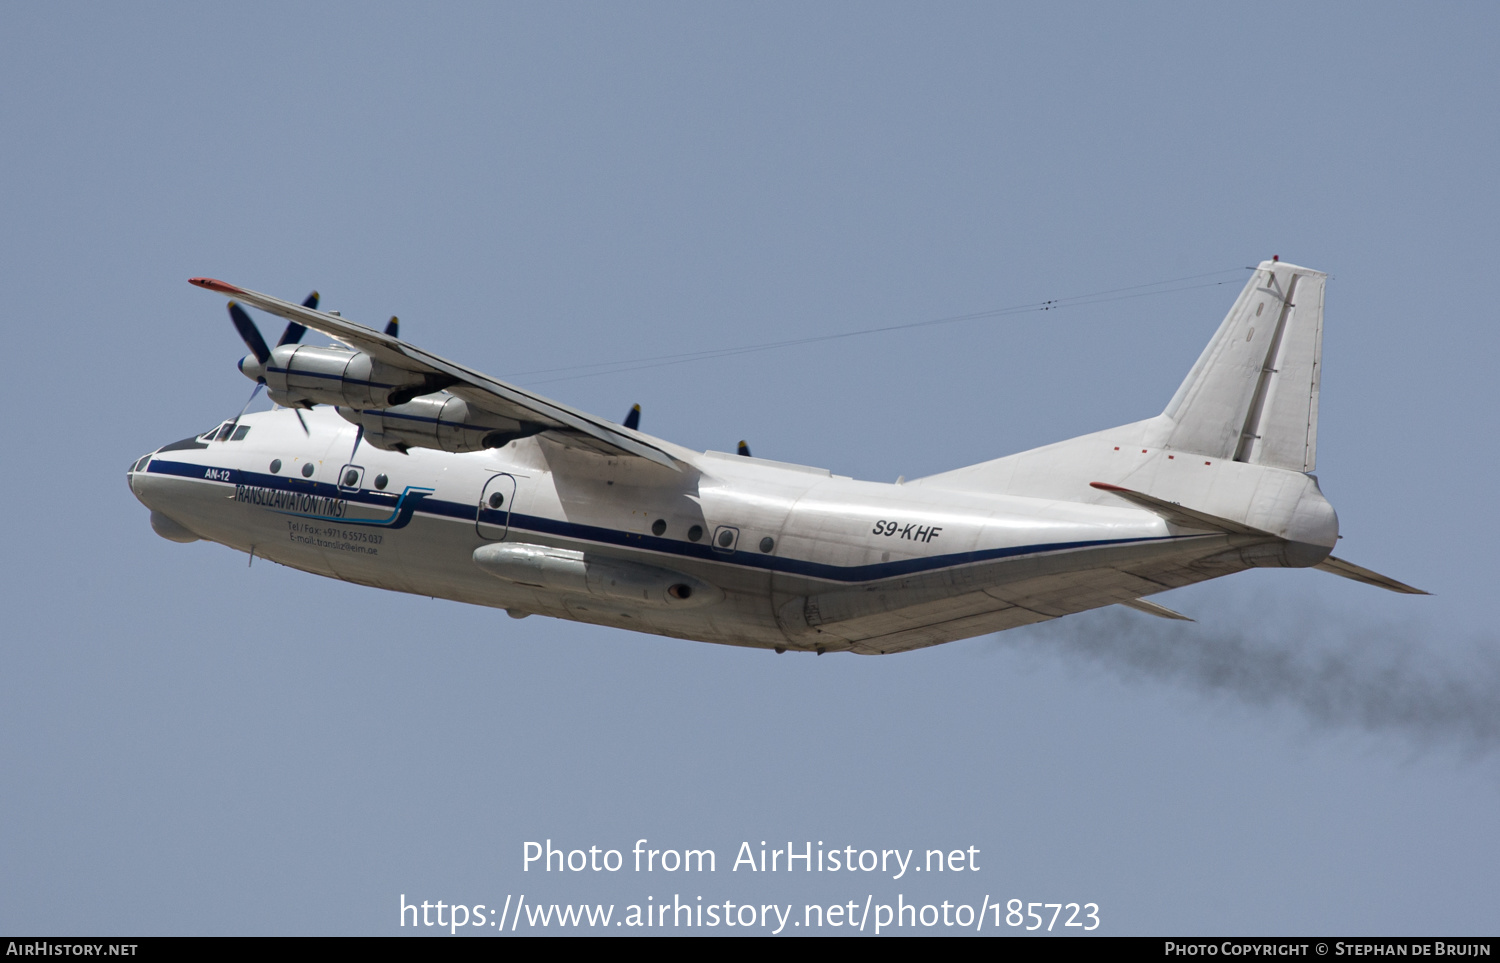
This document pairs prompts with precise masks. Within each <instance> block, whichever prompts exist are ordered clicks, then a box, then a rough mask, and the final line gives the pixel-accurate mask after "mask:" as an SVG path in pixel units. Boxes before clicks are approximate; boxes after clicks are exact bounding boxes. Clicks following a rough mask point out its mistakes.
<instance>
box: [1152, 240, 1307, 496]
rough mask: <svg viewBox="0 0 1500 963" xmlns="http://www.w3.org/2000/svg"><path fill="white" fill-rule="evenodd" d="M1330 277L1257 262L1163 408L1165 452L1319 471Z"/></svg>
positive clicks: (1289, 266)
mask: <svg viewBox="0 0 1500 963" xmlns="http://www.w3.org/2000/svg"><path fill="white" fill-rule="evenodd" d="M1327 277H1328V276H1327V275H1326V274H1323V273H1322V272H1319V271H1313V270H1310V269H1308V268H1303V267H1298V266H1296V265H1295V264H1283V263H1281V262H1279V261H1274V260H1272V261H1262V262H1261V263H1260V266H1259V267H1258V268H1257V269H1256V271H1255V274H1254V275H1253V276H1252V277H1251V278H1250V281H1249V283H1248V284H1246V285H1245V289H1244V290H1243V291H1241V292H1240V296H1239V298H1238V299H1237V300H1236V301H1235V302H1234V307H1232V308H1230V309H1229V314H1228V315H1227V316H1226V317H1225V318H1224V323H1223V324H1221V325H1219V330H1218V332H1217V333H1215V334H1214V337H1213V340H1212V341H1210V342H1209V343H1208V347H1206V348H1204V349H1203V354H1202V355H1200V356H1199V358H1198V362H1197V363H1196V364H1194V365H1193V369H1192V370H1191V371H1190V372H1188V376H1187V379H1186V380H1185V381H1183V383H1182V386H1181V387H1179V388H1178V389H1177V394H1175V395H1173V396H1172V401H1171V403H1170V404H1169V405H1167V409H1166V411H1165V412H1163V414H1165V415H1166V417H1168V418H1170V419H1171V421H1172V428H1171V431H1170V433H1169V435H1168V438H1167V442H1166V445H1165V447H1167V448H1173V449H1177V450H1179V451H1191V452H1196V453H1198V454H1201V455H1208V456H1210V457H1213V458H1232V459H1233V460H1234V461H1240V462H1248V463H1250V464H1253V465H1265V466H1267V467H1271V468H1289V469H1291V470H1293V471H1301V472H1307V471H1312V470H1313V468H1314V467H1315V466H1316V464H1317V444H1318V378H1319V375H1320V374H1321V371H1322V352H1323V287H1324V282H1325V281H1326V280H1327Z"/></svg>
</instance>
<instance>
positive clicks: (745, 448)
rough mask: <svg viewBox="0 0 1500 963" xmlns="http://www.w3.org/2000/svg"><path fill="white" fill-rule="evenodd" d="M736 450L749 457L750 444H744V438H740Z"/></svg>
mask: <svg viewBox="0 0 1500 963" xmlns="http://www.w3.org/2000/svg"><path fill="white" fill-rule="evenodd" d="M738 450H739V453H740V454H741V455H744V456H745V457H746V458H749V457H750V446H749V445H747V444H745V440H744V439H743V438H742V439H740V447H739V449H738Z"/></svg>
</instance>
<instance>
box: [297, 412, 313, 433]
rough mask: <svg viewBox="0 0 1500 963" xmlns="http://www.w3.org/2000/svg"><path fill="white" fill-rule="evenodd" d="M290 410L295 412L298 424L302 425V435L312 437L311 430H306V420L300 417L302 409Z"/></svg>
mask: <svg viewBox="0 0 1500 963" xmlns="http://www.w3.org/2000/svg"><path fill="white" fill-rule="evenodd" d="M292 410H293V411H295V412H296V413H297V422H298V424H300V425H302V433H303V434H304V435H307V436H308V437H309V438H310V437H312V432H310V431H308V430H307V422H306V421H305V420H303V418H302V409H301V408H293V409H292Z"/></svg>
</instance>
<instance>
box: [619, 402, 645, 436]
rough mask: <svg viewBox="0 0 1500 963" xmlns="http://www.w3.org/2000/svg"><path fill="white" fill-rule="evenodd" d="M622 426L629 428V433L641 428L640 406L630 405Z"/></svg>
mask: <svg viewBox="0 0 1500 963" xmlns="http://www.w3.org/2000/svg"><path fill="white" fill-rule="evenodd" d="M623 424H624V425H625V427H626V428H629V429H630V430H631V431H635V430H636V429H638V428H640V427H641V406H640V405H631V406H630V413H629V414H628V415H626V416H625V421H624V422H623Z"/></svg>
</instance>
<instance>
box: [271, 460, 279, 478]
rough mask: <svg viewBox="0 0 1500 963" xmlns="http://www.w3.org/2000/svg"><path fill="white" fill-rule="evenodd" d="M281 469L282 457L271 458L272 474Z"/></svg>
mask: <svg viewBox="0 0 1500 963" xmlns="http://www.w3.org/2000/svg"><path fill="white" fill-rule="evenodd" d="M279 471H281V459H280V458H272V459H271V474H273V475H274V474H276V473H277V472H279Z"/></svg>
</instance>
